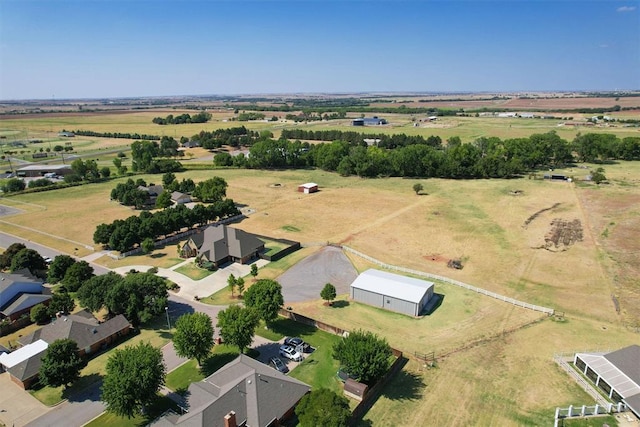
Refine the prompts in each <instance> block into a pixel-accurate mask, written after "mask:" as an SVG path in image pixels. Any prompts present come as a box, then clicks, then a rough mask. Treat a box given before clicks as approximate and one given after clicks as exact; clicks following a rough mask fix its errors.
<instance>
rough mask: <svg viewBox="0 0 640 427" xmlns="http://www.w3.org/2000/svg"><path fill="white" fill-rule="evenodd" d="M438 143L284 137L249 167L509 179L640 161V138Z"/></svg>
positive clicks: (260, 145) (256, 150)
mask: <svg viewBox="0 0 640 427" xmlns="http://www.w3.org/2000/svg"><path fill="white" fill-rule="evenodd" d="M434 145H435V144H434ZM434 145H429V144H411V145H406V146H399V147H397V148H395V149H393V150H389V149H383V148H380V147H378V146H374V145H372V146H364V145H361V144H353V143H349V142H346V141H334V142H332V143H322V144H315V145H309V144H307V143H301V142H300V141H294V142H291V141H288V140H284V139H280V140H277V141H276V140H265V141H259V142H257V143H255V144H254V145H253V146H252V147H251V151H250V156H249V158H248V160H247V166H248V167H252V168H303V167H319V168H321V169H324V170H328V171H336V172H338V173H340V174H342V175H358V176H362V177H376V176H407V177H440V178H505V177H511V176H514V175H518V174H522V173H525V172H527V171H532V170H536V169H539V168H547V167H550V166H559V165H564V164H567V163H571V162H573V161H575V160H576V159H577V160H579V161H589V162H593V161H598V160H608V159H624V160H640V138H639V137H627V138H624V139H622V140H620V139H618V138H617V137H615V136H614V135H606V134H586V135H579V136H578V137H577V138H576V139H575V140H574V142H573V143H568V142H567V141H566V140H564V139H562V138H560V137H559V136H558V135H557V134H556V133H555V132H549V133H546V134H534V135H531V136H530V137H528V138H515V139H506V140H501V139H500V138H497V137H490V138H485V137H483V138H478V139H477V140H476V141H474V142H472V143H468V144H462V143H461V141H460V139H459V138H456V137H454V138H451V139H449V141H448V144H447V146H446V147H437V146H434ZM574 153H575V157H574Z"/></svg>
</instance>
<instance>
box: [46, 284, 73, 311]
mask: <svg viewBox="0 0 640 427" xmlns="http://www.w3.org/2000/svg"><path fill="white" fill-rule="evenodd" d="M74 308H76V303H75V301H74V300H73V298H71V295H69V293H68V292H66V291H64V290H63V291H58V292H56V293H54V294H53V295H52V296H51V302H50V303H49V315H50V316H52V317H53V316H55V315H56V313H58V312H61V313H65V314H68V313H71V312H72V311H73V309H74Z"/></svg>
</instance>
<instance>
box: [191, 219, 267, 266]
mask: <svg viewBox="0 0 640 427" xmlns="http://www.w3.org/2000/svg"><path fill="white" fill-rule="evenodd" d="M262 251H264V242H263V241H262V240H260V239H258V238H257V237H256V236H255V235H253V234H251V233H247V232H246V231H242V230H238V229H237V228H231V227H227V226H226V225H212V226H211V227H207V228H205V229H204V231H200V232H198V233H196V234H194V235H192V236H191V238H190V239H189V240H188V241H187V242H186V243H185V244H184V245H183V247H182V248H181V250H180V254H181V256H182V257H184V258H188V257H192V256H198V257H201V258H202V259H203V260H206V261H209V262H212V263H213V264H214V265H215V266H216V267H219V266H221V265H223V264H225V263H227V262H239V263H240V264H246V263H248V262H250V261H251V260H253V259H255V258H258V257H259V256H260V252H262Z"/></svg>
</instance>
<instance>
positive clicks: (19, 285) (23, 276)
mask: <svg viewBox="0 0 640 427" xmlns="http://www.w3.org/2000/svg"><path fill="white" fill-rule="evenodd" d="M49 300H51V295H50V294H49V290H48V289H46V288H45V287H44V286H43V285H42V282H41V281H40V280H39V279H36V278H35V277H34V276H33V275H31V273H30V272H29V270H27V269H24V270H20V271H17V272H14V273H11V274H7V273H0V319H2V318H9V319H10V320H11V321H13V320H16V319H18V318H19V317H20V316H22V315H23V314H24V313H28V312H29V310H31V307H33V306H34V305H36V304H40V303H44V304H49Z"/></svg>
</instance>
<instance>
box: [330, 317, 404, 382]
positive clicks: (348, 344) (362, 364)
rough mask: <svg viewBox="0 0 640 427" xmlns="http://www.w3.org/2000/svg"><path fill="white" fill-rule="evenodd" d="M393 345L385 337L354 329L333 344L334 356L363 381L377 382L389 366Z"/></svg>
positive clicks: (351, 373)
mask: <svg viewBox="0 0 640 427" xmlns="http://www.w3.org/2000/svg"><path fill="white" fill-rule="evenodd" d="M391 354H392V353H391V347H389V344H388V343H387V341H386V340H385V339H384V338H378V337H377V336H376V335H375V334H373V333H371V332H367V331H360V330H357V331H353V332H351V333H349V336H348V337H346V338H343V339H342V340H340V341H339V342H337V343H336V344H335V345H334V346H333V357H334V358H335V359H336V360H339V361H340V363H341V364H342V366H344V367H345V368H346V370H347V372H349V374H350V375H352V376H354V377H355V378H358V379H359V380H360V381H361V382H364V383H367V384H372V383H374V382H376V380H378V379H379V378H380V377H382V375H384V373H385V372H386V371H387V369H388V368H389V363H390V358H391Z"/></svg>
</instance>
